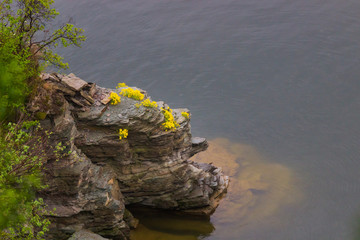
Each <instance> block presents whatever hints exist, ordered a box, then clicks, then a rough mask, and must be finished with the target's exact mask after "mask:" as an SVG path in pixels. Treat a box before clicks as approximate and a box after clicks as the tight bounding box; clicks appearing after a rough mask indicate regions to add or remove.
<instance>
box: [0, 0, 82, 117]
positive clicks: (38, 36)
mask: <svg viewBox="0 0 360 240" xmlns="http://www.w3.org/2000/svg"><path fill="white" fill-rule="evenodd" d="M53 2H54V1H53V0H3V1H1V2H0V121H3V120H11V119H13V118H14V117H13V116H14V115H15V113H16V110H17V109H19V108H21V107H23V105H24V102H25V100H26V98H27V97H28V95H29V94H31V93H33V94H35V93H36V91H35V90H36V88H37V84H38V83H37V81H36V79H37V78H38V75H39V72H40V71H41V69H44V68H45V67H46V66H48V65H49V64H53V65H55V66H57V67H60V68H68V64H67V63H64V62H63V61H62V60H63V59H62V58H61V57H60V56H59V55H57V54H56V53H54V52H53V51H52V49H53V48H55V47H57V46H58V45H59V44H60V45H62V46H64V47H67V46H70V45H75V46H80V44H81V42H83V41H84V40H85V37H84V36H83V35H82V33H83V30H82V29H80V28H76V27H74V25H73V24H71V23H66V24H64V25H63V26H61V27H60V28H59V29H57V30H55V31H53V32H51V31H50V30H49V29H48V28H47V27H48V26H47V24H48V23H49V22H51V21H52V20H54V19H55V17H56V16H57V15H58V14H59V13H58V12H57V11H56V10H55V9H54V8H52V7H51V5H52V4H53ZM39 61H42V64H41V65H40V64H39Z"/></svg>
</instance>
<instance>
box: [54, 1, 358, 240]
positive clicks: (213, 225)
mask: <svg viewBox="0 0 360 240" xmlns="http://www.w3.org/2000/svg"><path fill="white" fill-rule="evenodd" d="M55 6H56V8H57V9H58V10H59V11H60V12H61V13H62V15H61V16H60V18H59V21H61V19H67V18H69V17H73V19H74V20H75V22H76V24H77V25H78V26H80V27H82V28H84V29H85V31H86V35H87V38H88V40H87V41H86V43H84V45H83V47H82V48H81V49H74V48H71V49H64V50H61V51H59V53H61V54H62V55H63V56H64V57H65V58H66V60H67V61H68V62H69V64H70V66H71V69H70V71H71V72H74V73H75V74H76V75H78V76H79V77H81V78H83V79H85V80H87V81H92V82H95V83H97V84H98V85H101V86H104V87H112V88H113V87H115V86H116V84H117V83H118V82H126V83H127V84H128V85H132V86H138V87H140V88H143V89H145V90H147V91H148V93H149V94H150V95H151V96H152V98H153V100H164V101H165V102H166V103H168V104H169V105H170V106H171V107H172V108H176V107H187V108H189V109H190V111H191V113H192V119H191V124H192V133H193V135H195V136H202V137H207V138H208V139H209V140H210V141H211V144H212V145H211V146H213V148H212V149H210V153H212V154H210V153H204V154H208V155H204V156H203V157H202V158H203V159H202V160H204V159H206V158H208V159H211V160H212V161H214V162H216V161H218V162H216V164H218V165H221V164H222V163H223V165H225V166H224V170H226V171H228V172H227V173H228V174H229V175H231V178H232V182H231V184H232V186H233V187H232V188H230V191H229V194H228V195H227V196H226V197H225V199H223V200H222V202H221V205H220V207H219V209H218V210H217V211H216V212H215V214H214V215H213V216H212V217H211V219H210V221H206V220H201V219H194V218H190V219H189V218H186V217H178V216H172V215H171V214H170V215H169V214H168V213H151V215H149V214H146V213H139V214H138V217H139V218H140V220H141V221H142V223H143V224H142V225H140V227H139V229H138V230H136V231H134V232H133V238H134V239H179V240H185V239H206V240H210V239H211V240H214V239H219V240H220V239H221V240H223V239H225V240H227V239H229V240H230V239H247V240H258V239H267V240H279V239H283V240H289V239H299V240H304V239H305V240H312V239H314V240H319V239H326V240H332V239H334V240H343V239H360V235H359V233H360V231H359V228H360V227H359V226H360V220H359V219H360V217H359V216H360V173H359V171H360V148H359V143H360V114H359V111H360V94H359V92H360V79H359V77H360V67H359V66H360V14H359V13H360V1H358V0H342V1H340V0H266V1H265V0H206V1H205V0H196V1H195V0H177V1H174V0H172V1H170V0H146V1H145V0H131V1H125V0H102V1H99V0H76V1H71V0H57V1H56V3H55ZM211 151H212V152H211ZM218 153H222V154H218ZM216 154H218V155H216ZM223 156H227V159H225V158H224V157H223ZM199 158H201V155H200V156H199ZM229 159H230V160H229ZM200 160H201V159H200ZM229 166H232V167H229ZM244 176H245V177H244ZM246 194H248V195H246ZM244 196H249V197H248V198H244Z"/></svg>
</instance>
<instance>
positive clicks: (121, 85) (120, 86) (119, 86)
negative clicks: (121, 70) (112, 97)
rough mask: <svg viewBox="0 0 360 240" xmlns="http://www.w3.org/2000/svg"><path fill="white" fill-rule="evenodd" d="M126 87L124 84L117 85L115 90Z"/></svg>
mask: <svg viewBox="0 0 360 240" xmlns="http://www.w3.org/2000/svg"><path fill="white" fill-rule="evenodd" d="M127 86H128V85H126V83H118V85H117V87H116V88H122V87H127Z"/></svg>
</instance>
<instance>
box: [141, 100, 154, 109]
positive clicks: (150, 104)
mask: <svg viewBox="0 0 360 240" xmlns="http://www.w3.org/2000/svg"><path fill="white" fill-rule="evenodd" d="M141 104H142V105H143V106H144V107H148V108H154V107H157V106H158V105H157V103H156V102H155V101H150V99H149V98H147V99H145V100H144V101H142V103H141Z"/></svg>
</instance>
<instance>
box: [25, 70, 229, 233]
mask: <svg viewBox="0 0 360 240" xmlns="http://www.w3.org/2000/svg"><path fill="white" fill-rule="evenodd" d="M41 78H42V79H43V81H44V84H43V90H42V93H41V91H40V94H39V97H38V99H35V101H34V102H33V103H32V104H31V105H30V106H29V110H30V111H31V112H33V113H34V115H35V116H38V117H39V118H40V119H42V120H41V125H42V126H43V127H44V128H45V129H50V130H51V131H52V132H53V133H54V134H53V135H52V139H53V141H54V142H59V141H61V142H62V143H63V144H65V145H66V146H67V150H71V153H70V154H68V155H67V156H65V157H63V158H62V159H60V160H50V161H48V163H47V164H46V167H45V175H46V181H47V184H48V185H49V187H48V188H47V189H46V190H44V191H42V192H40V193H39V195H40V196H41V197H42V198H43V199H44V201H45V203H47V205H48V206H49V208H50V209H54V208H56V210H55V212H54V213H55V214H54V215H53V216H51V221H52V225H51V230H50V235H51V236H50V237H51V238H52V239H67V238H68V237H70V236H71V235H72V234H73V233H74V232H76V231H79V230H81V229H88V230H91V231H92V232H95V233H97V234H100V235H101V236H103V237H107V238H111V239H128V238H129V231H130V228H131V227H135V226H136V220H135V219H134V218H133V217H132V215H131V213H130V212H129V211H128V210H127V209H126V206H127V205H142V206H149V207H153V208H159V209H168V210H177V211H184V212H187V213H189V214H198V215H205V216H209V215H210V214H211V213H213V212H214V211H215V209H216V207H217V206H218V204H219V200H220V198H221V196H222V194H223V193H225V192H226V189H227V187H228V184H229V178H228V177H227V176H225V175H224V174H223V173H222V170H221V168H218V167H215V166H213V165H211V164H206V163H196V162H192V161H190V160H189V158H190V157H191V156H193V155H194V154H196V153H198V152H201V151H204V150H206V148H207V147H208V143H207V141H206V140H205V139H204V138H194V137H192V135H191V131H190V118H188V117H186V116H183V114H182V113H183V112H187V113H189V111H188V110H187V109H174V110H173V112H172V115H173V117H174V120H175V121H176V123H177V124H178V127H176V129H173V130H169V131H165V130H164V128H163V127H162V123H164V121H165V119H164V114H163V111H162V110H161V108H165V109H166V108H167V107H168V106H167V105H166V104H165V103H164V102H157V107H153V108H148V107H144V106H139V103H140V101H138V100H134V99H132V98H128V97H124V96H122V97H121V102H120V103H119V104H116V105H111V104H110V102H109V96H110V93H111V92H119V90H121V88H120V89H116V90H115V89H106V88H101V87H98V86H96V85H95V84H93V83H87V82H86V81H84V80H82V79H80V78H78V77H76V76H75V75H74V74H69V75H60V74H55V73H54V74H47V73H43V74H42V75H41ZM125 88H126V87H125ZM133 89H137V90H139V91H140V92H141V93H142V94H143V95H144V96H145V97H144V100H145V99H148V98H149V96H147V93H146V92H145V91H144V90H141V89H138V88H134V87H133ZM44 96H50V97H44ZM44 101H47V102H46V104H45V105H46V106H49V107H48V108H47V109H44V108H43V107H39V106H40V105H42V106H43V105H44V104H43V102H44ZM119 129H127V130H128V136H127V138H125V139H124V138H123V139H119Z"/></svg>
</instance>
